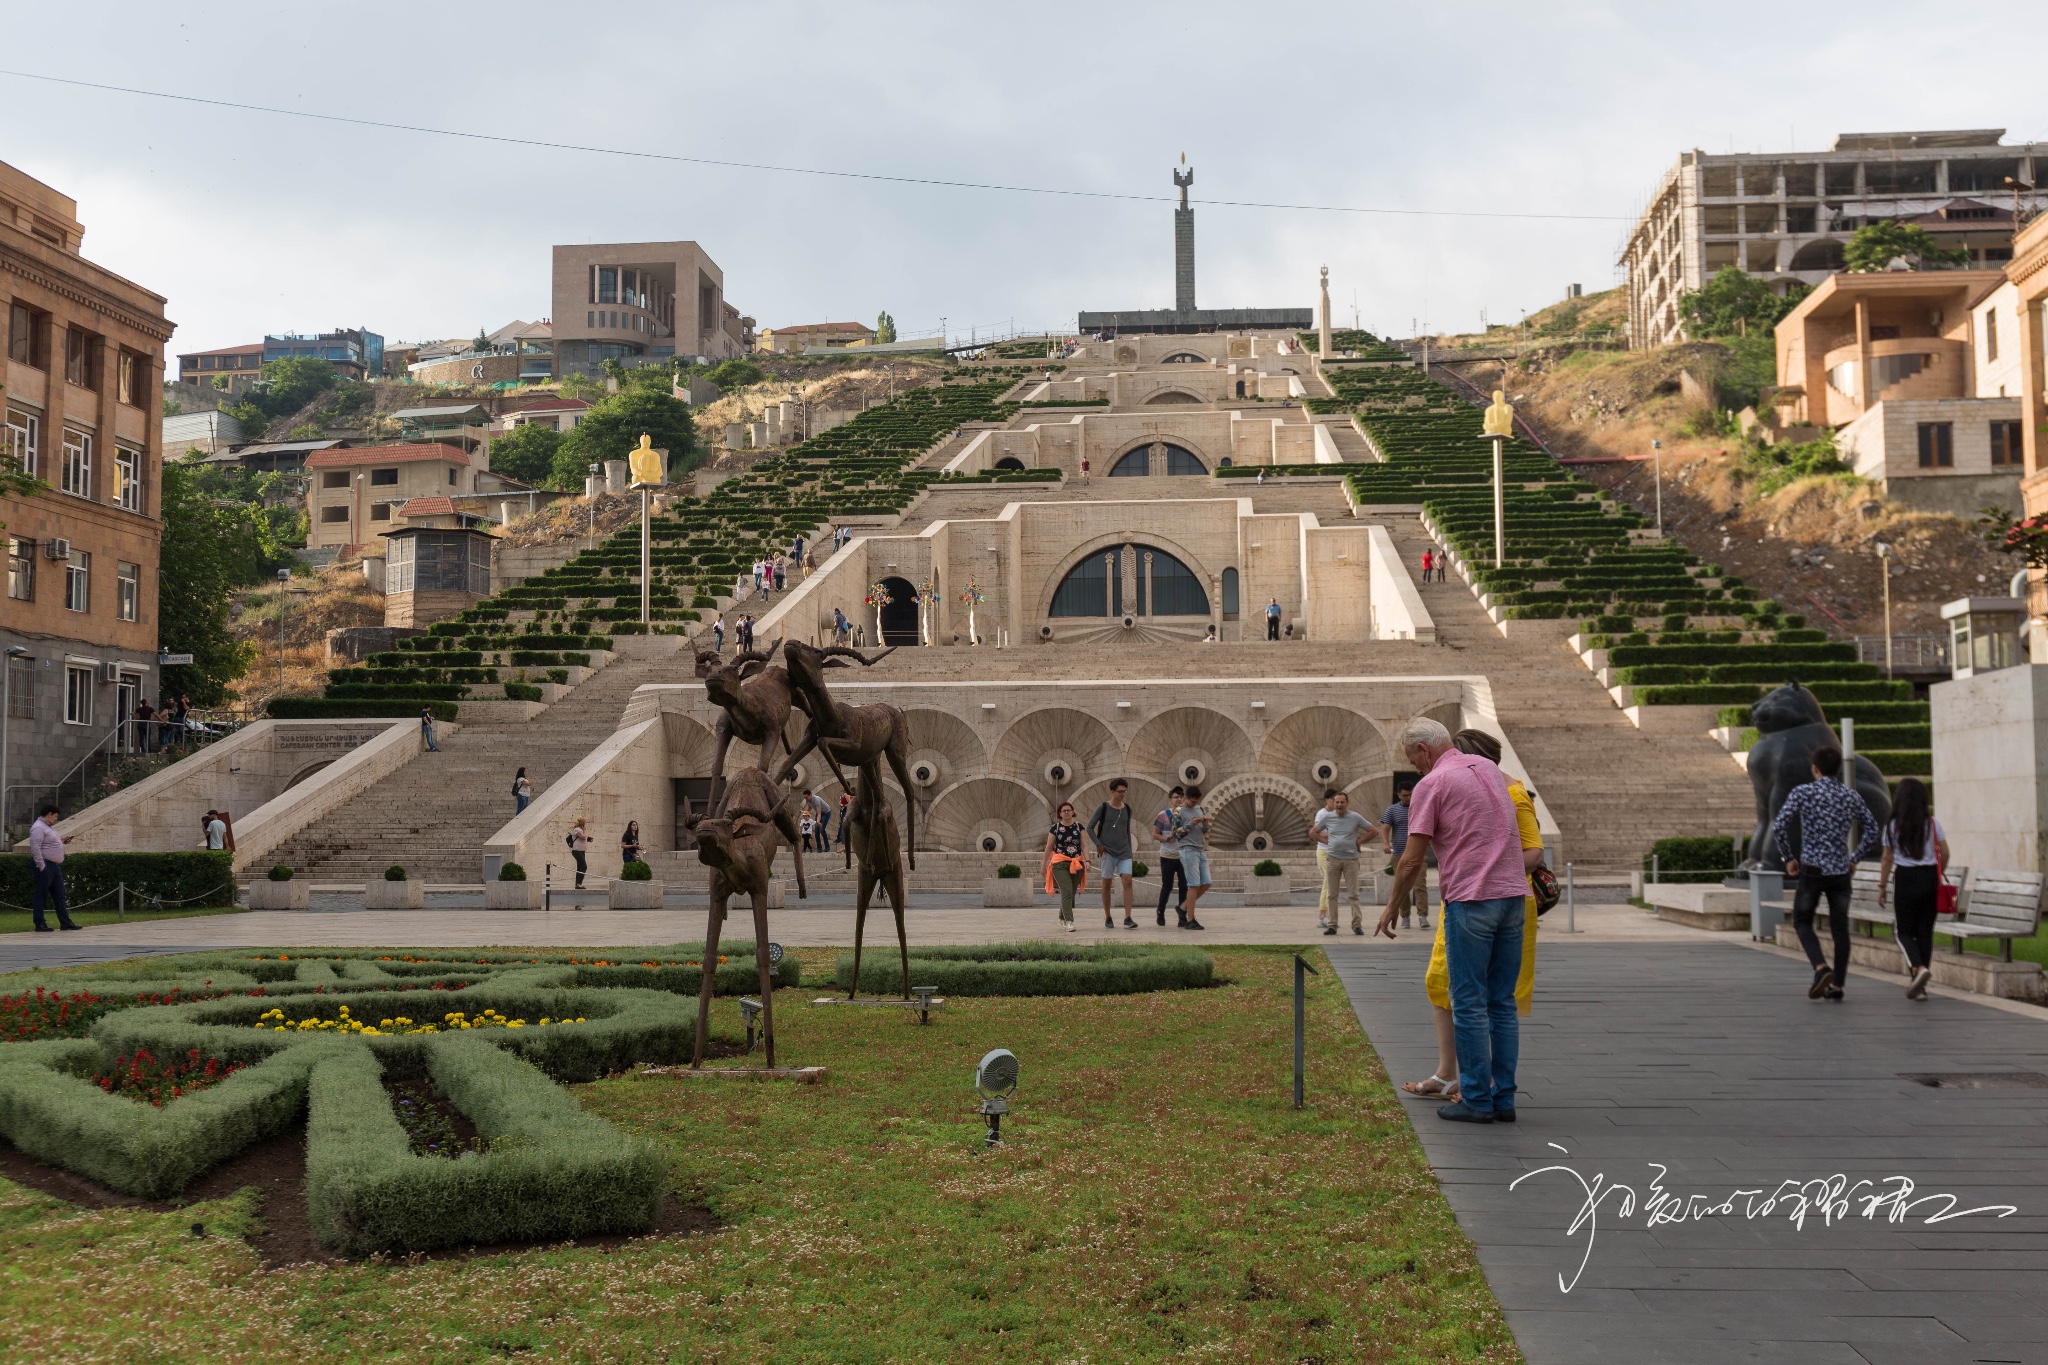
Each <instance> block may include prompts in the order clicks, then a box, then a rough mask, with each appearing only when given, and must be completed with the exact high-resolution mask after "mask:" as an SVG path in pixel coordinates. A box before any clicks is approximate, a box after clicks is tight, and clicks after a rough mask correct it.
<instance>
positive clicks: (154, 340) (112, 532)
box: [0, 163, 179, 826]
mask: <svg viewBox="0 0 2048 1365" xmlns="http://www.w3.org/2000/svg"><path fill="white" fill-rule="evenodd" d="M84 236H85V228H84V227H83V226H82V225H81V223H80V222H79V218H78V206H77V204H76V203H75V202H74V201H73V200H71V199H69V198H67V197H66V196H64V195H63V194H60V193H58V192H57V191H56V190H54V189H52V188H51V187H49V186H48V185H44V184H42V183H41V182H39V181H37V180H34V179H31V178H30V177H29V176H26V175H24V174H22V173H21V172H20V171H18V170H16V169H14V168H13V167H12V166H8V165H6V164H4V163H0V309H4V310H5V312H4V314H0V316H4V318H5V320H6V324H7V360H6V364H5V367H4V370H0V375H4V379H5V394H4V412H5V425H4V426H0V456H4V457H5V458H6V459H7V460H8V461H9V462H10V463H11V464H12V465H13V466H14V467H15V468H17V469H20V470H22V471H24V472H26V473H29V474H33V475H34V476H36V477H37V478H38V479H40V480H42V482H43V483H44V485H45V488H44V490H43V491H41V492H40V493H38V494H37V495H36V496H32V497H13V496H7V497H0V522H4V523H5V538H6V543H7V596H6V597H5V598H4V599H0V647H4V648H5V649H6V650H7V651H8V653H7V656H6V660H5V665H4V666H5V667H6V669H7V687H8V692H9V706H8V715H7V717H6V723H7V725H8V726H9V738H10V745H9V763H10V771H9V773H8V774H7V778H6V781H7V783H8V788H9V792H8V796H9V800H8V803H7V805H6V806H5V808H4V812H0V814H4V822H5V823H10V824H13V825H17V826H18V825H21V824H23V823H25V820H26V814H25V813H26V812H27V811H28V808H29V805H30V803H32V802H34V801H36V800H37V799H39V798H42V797H48V796H50V795H51V794H52V792H53V788H52V786H51V785H50V784H53V783H55V782H57V781H58V780H59V779H60V778H61V777H62V776H63V775H64V774H65V773H66V772H68V771H69V770H70V769H71V768H72V767H73V766H74V765H75V764H76V763H77V762H78V761H79V760H80V759H82V758H84V757H85V756H86V755H87V754H89V753H91V752H93V751H94V750H95V749H97V748H99V747H100V746H102V745H105V744H109V743H112V744H115V745H119V744H120V743H122V742H124V740H125V739H126V737H127V731H126V729H125V727H122V726H121V725H120V722H121V721H124V720H125V719H126V718H127V717H128V716H129V715H130V714H132V712H133V711H134V708H135V706H136V704H137V703H138V702H139V701H140V700H141V698H142V697H143V696H144V695H145V694H148V695H149V696H151V697H152V699H154V697H155V695H156V693H157V691H158V687H159V683H158V676H157V659H156V655H157V649H158V646H159V644H161V645H162V646H164V647H166V648H170V649H176V648H178V645H179V642H178V641H176V640H160V639H159V635H158V631H157V620H158V618H157V595H158V582H157V567H158V558H159V549H160V546H161V543H162V532H163V528H162V522H161V520H160V517H161V513H162V508H161V501H162V464H163V448H162V447H163V440H162V435H163V378H164V354H165V348H166V346H167V344H168V343H169V341H170V337H171V323H170V321H169V320H168V319H167V318H166V317H165V316H164V300H163V298H162V297H161V296H160V295H157V294H153V293H151V292H150V291H149V290H147V289H144V288H143V287H142V286H141V285H138V284H135V283H133V282H132V281H129V280H125V279H123V278H121V277H120V276H119V275H116V274H114V273H113V272H111V271H109V270H106V269H104V268H103V267H101V266H98V265H95V264H93V263H92V262H91V261H89V260H87V259H86V258H85V257H84V255H83V254H81V244H82V241H83V238H84ZM15 651H19V652H18V653H17V652H15Z"/></svg>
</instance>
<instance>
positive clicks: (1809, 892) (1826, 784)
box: [1771, 744, 1878, 1000]
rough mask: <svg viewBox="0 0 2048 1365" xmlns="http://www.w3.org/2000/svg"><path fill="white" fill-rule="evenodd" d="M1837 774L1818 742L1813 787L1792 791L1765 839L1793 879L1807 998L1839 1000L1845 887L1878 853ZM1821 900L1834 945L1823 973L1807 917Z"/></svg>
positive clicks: (1867, 818)
mask: <svg viewBox="0 0 2048 1365" xmlns="http://www.w3.org/2000/svg"><path fill="white" fill-rule="evenodd" d="M1841 772H1842V751H1841V750H1840V749H1837V748H1836V747H1835V746H1834V745H1832V744H1824V745H1822V746H1821V747H1820V748H1818V749H1815V750H1814V751H1813V781H1811V782H1808V783H1806V784H1805V785H1804V786H1799V787H1794V788H1793V789H1792V792H1791V795H1789V796H1787V797H1786V798H1785V804H1784V805H1783V806H1781V807H1779V809H1778V816H1777V818H1776V819H1775V820H1773V821H1771V837H1772V838H1773V839H1774V840H1776V841H1777V845H1778V852H1779V853H1781V854H1783V855H1784V858H1785V875H1786V876H1788V877H1796V878H1798V879H1799V888H1798V890H1796V891H1795V892H1793V893H1792V931H1793V932H1794V933H1796V934H1798V935H1799V946H1800V947H1802V948H1804V949H1806V960H1807V961H1808V962H1811V963H1812V964H1813V985H1812V986H1811V987H1809V988H1808V990H1807V992H1806V996H1807V998H1808V999H1809V1000H1819V999H1820V998H1822V997H1823V996H1825V997H1826V998H1828V999H1829V1000H1840V999H1841V998H1842V992H1843V991H1844V990H1845V989H1846V987H1847V985H1848V981H1849V884H1850V876H1851V874H1853V873H1854V872H1855V871H1856V864H1858V863H1860V862H1862V861H1863V860H1864V859H1865V858H1868V857H1869V856H1870V855H1871V854H1873V853H1875V852H1877V843H1878V828H1877V821H1876V820H1874V819H1873V818H1872V817H1871V814H1870V807H1868V806H1866V805H1864V804H1863V798H1862V797H1861V796H1858V795H1857V794H1856V789H1855V788H1854V787H1851V786H1847V785H1845V784H1844V783H1842V782H1841V781H1839V780H1838V779H1839V778H1840V776H1841ZM1794 820H1797V821H1798V822H1799V835H1798V837H1797V838H1796V839H1795V838H1794V837H1793V836H1792V822H1793V821H1794ZM1851 825H1854V826H1855V827H1856V829H1857V831H1858V836H1857V840H1856V847H1855V848H1854V849H1851V848H1850V847H1849V827H1850V826H1851ZM1822 896H1826V897H1827V898H1828V930H1829V932H1830V933H1831V934H1832V936H1833V938H1834V940H1835V969H1834V971H1833V972H1832V973H1830V972H1829V971H1828V962H1827V958H1826V957H1825V956H1824V955H1823V954H1822V953H1821V950H1820V936H1819V935H1818V934H1816V933H1814V931H1813V917H1814V913H1815V912H1816V911H1817V910H1818V909H1819V907H1820V898H1821V897H1822Z"/></svg>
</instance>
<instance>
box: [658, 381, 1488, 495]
mask: <svg viewBox="0 0 2048 1365" xmlns="http://www.w3.org/2000/svg"><path fill="white" fill-rule="evenodd" d="M1481 431H1482V432H1483V434H1485V435H1487V436H1507V437H1513V436H1514V434H1515V406H1514V404H1512V403H1510V402H1508V398H1507V394H1506V393H1505V392H1504V391H1503V390H1500V389H1495V390H1494V391H1493V404H1492V406H1490V407H1488V408H1487V409H1486V425H1485V426H1484V427H1482V428H1481ZM642 439H643V440H644V439H645V438H644V437H643V438H642ZM633 467H634V468H635V469H638V468H639V466H638V465H635V466H633ZM636 477H637V476H636Z"/></svg>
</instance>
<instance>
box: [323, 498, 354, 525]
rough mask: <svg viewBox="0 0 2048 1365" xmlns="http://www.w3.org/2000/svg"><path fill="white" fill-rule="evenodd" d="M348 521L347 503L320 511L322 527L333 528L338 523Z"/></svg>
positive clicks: (337, 504)
mask: <svg viewBox="0 0 2048 1365" xmlns="http://www.w3.org/2000/svg"><path fill="white" fill-rule="evenodd" d="M347 520H348V504H347V503H336V504H334V505H333V506H332V507H323V508H321V509H320V524H321V525H322V526H332V525H334V524H335V523H336V522H342V521H347Z"/></svg>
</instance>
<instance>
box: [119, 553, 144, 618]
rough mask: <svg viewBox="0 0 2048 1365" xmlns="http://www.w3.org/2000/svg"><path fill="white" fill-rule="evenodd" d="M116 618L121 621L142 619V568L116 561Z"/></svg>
mask: <svg viewBox="0 0 2048 1365" xmlns="http://www.w3.org/2000/svg"><path fill="white" fill-rule="evenodd" d="M114 616H115V619H117V620H121V621H139V620H141V619H142V566H141V565H140V564H126V563H123V562H122V561H120V560H118V559H117V560H115V561H114Z"/></svg>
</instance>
